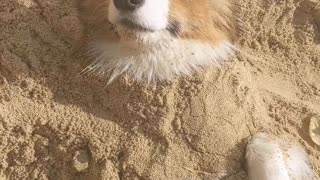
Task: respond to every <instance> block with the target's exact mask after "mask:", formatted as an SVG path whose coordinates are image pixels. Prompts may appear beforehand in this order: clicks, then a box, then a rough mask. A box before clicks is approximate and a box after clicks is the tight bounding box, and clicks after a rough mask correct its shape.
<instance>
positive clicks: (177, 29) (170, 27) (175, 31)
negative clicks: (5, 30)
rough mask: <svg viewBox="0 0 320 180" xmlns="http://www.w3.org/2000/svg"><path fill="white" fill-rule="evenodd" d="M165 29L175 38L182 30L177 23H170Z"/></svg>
mask: <svg viewBox="0 0 320 180" xmlns="http://www.w3.org/2000/svg"><path fill="white" fill-rule="evenodd" d="M166 29H167V30H168V31H169V32H170V33H171V34H172V35H173V36H175V37H177V36H178V35H179V34H180V33H181V30H182V29H181V24H180V23H179V22H178V21H172V22H171V23H170V24H169V25H168V27H167V28H166Z"/></svg>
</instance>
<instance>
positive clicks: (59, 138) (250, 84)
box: [0, 0, 320, 180]
mask: <svg viewBox="0 0 320 180" xmlns="http://www.w3.org/2000/svg"><path fill="white" fill-rule="evenodd" d="M238 18H239V20H240V21H241V23H240V27H241V29H242V31H241V32H240V34H239V40H238V46H239V49H240V52H239V53H238V55H237V56H236V57H234V58H233V60H232V61H230V62H226V63H224V64H223V65H222V67H219V68H218V67H209V68H207V69H205V70H203V71H202V72H198V73H196V74H195V75H194V77H185V78H181V79H178V80H176V81H174V82H172V83H167V84H162V85H158V86H157V87H152V86H147V85H139V84H137V83H132V82H127V81H125V80H124V79H119V80H118V81H116V82H115V83H113V84H111V85H110V86H108V87H106V86H105V81H104V80H99V79H97V78H94V77H92V76H87V75H80V74H79V72H80V71H81V70H82V68H83V65H82V64H81V63H80V62H81V61H83V59H82V57H79V56H78V55H77V49H78V47H79V45H80V44H81V43H80V42H81V37H82V29H83V25H82V24H81V23H80V21H79V19H78V15H77V11H76V9H75V3H74V2H72V1H65V0H41V1H40V0H0V179H1V180H2V179H7V180H9V179H10V180H11V179H14V180H16V179H40V180H45V179H59V180H60V179H77V180H78V179H80V180H81V179H106V180H109V179H110V180H117V179H136V180H137V179H155V180H158V179H159V180H162V179H166V180H167V179H170V180H198V179H207V180H211V179H212V180H215V179H219V178H222V179H225V180H244V179H246V178H247V177H246V174H245V171H244V168H243V166H242V165H243V152H244V150H245V146H246V142H247V138H248V137H249V136H250V135H251V134H254V133H255V132H258V131H265V132H268V133H271V134H274V135H277V136H282V137H286V138H288V139H290V140H292V141H297V142H299V143H301V144H302V145H303V146H304V147H305V148H306V149H307V153H308V155H309V157H310V159H311V164H312V167H313V169H314V171H315V173H316V174H320V152H319V150H320V147H319V146H317V145H316V144H315V143H313V142H312V140H311V138H310V137H309V135H308V126H309V121H310V119H311V118H315V117H318V116H319V115H320V3H319V1H318V0H240V1H239V15H238Z"/></svg>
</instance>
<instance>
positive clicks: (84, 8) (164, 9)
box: [79, 0, 234, 80]
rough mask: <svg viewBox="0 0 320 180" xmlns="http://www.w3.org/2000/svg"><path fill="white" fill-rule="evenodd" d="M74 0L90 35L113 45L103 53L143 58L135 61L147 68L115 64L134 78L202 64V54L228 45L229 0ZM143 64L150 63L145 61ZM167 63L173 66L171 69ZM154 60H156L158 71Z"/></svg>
mask: <svg viewBox="0 0 320 180" xmlns="http://www.w3.org/2000/svg"><path fill="white" fill-rule="evenodd" d="M79 1H80V3H79V9H80V15H81V18H82V20H84V22H85V23H86V24H87V27H88V28H89V29H91V30H92V31H94V34H95V36H96V39H100V40H101V39H104V41H105V43H104V44H109V45H107V46H108V47H107V46H105V47H104V48H105V49H106V48H111V49H113V50H112V51H109V52H108V53H109V56H110V53H112V54H113V55H112V57H109V58H112V59H118V60H121V61H124V59H125V57H127V60H128V57H130V58H131V59H130V60H131V61H134V60H135V59H137V58H138V59H140V61H141V59H143V60H144V61H143V62H144V64H139V65H140V66H141V65H142V66H143V68H144V69H149V70H148V71H144V72H142V74H140V75H136V74H137V73H138V74H139V72H136V70H133V71H131V70H132V67H135V65H137V64H133V63H132V62H130V64H131V65H130V68H131V69H130V68H129V69H126V70H123V69H122V70H121V73H124V72H126V73H127V74H128V72H129V74H131V75H132V74H133V75H132V76H133V77H134V78H135V79H144V76H148V79H149V78H151V79H160V80H164V79H171V78H172V77H174V76H175V75H179V74H188V73H190V71H191V70H192V69H195V68H196V67H197V66H203V65H205V64H207V63H208V62H209V61H208V60H207V59H206V56H208V57H207V58H209V59H210V58H211V59H213V60H211V61H216V60H218V59H224V58H225V56H226V55H227V54H229V53H230V52H231V51H232V50H231V48H232V47H231V44H230V43H232V41H233V37H234V23H233V15H232V8H231V7H232V4H231V3H230V0H79ZM97 37H99V38H97ZM111 44H112V47H111ZM116 46H117V48H115V47H116ZM100 47H101V46H100ZM214 48H215V50H214ZM95 49H97V48H95ZM100 49H101V48H100ZM116 51H121V53H122V55H121V56H122V57H118V56H119V54H118V55H116V54H117V53H116ZM171 51H173V52H171ZM188 51H189V52H188ZM205 51H206V52H205ZM139 52H141V53H144V54H139ZM188 55H190V56H192V55H194V56H195V57H194V58H192V57H187V56H188ZM209 56H211V57H209ZM132 57H135V58H132ZM147 58H148V59H149V61H148V59H147ZM164 58H166V60H164ZM178 58H180V60H177V59H178ZM186 58H188V60H187V59H186ZM150 59H152V60H151V61H150ZM189 59H190V60H189ZM194 59H195V60H194ZM105 61H107V60H105ZM137 61H138V60H137ZM126 62H127V63H128V62H129V61H126ZM160 62H161V63H162V64H159V63H160ZM115 63H116V61H113V62H112V64H115ZM118 63H119V62H118ZM155 63H156V64H155ZM164 63H167V64H164ZM146 64H151V65H150V66H152V67H146ZM169 64H171V66H174V67H171V70H170V65H169ZM104 65H105V66H107V65H106V64H104ZM98 66H99V67H100V66H101V65H98ZM109 66H110V64H109ZM127 66H128V65H127ZM159 66H162V67H161V72H160V70H159ZM117 67H118V66H117ZM150 68H151V69H152V70H151V69H150ZM166 68H169V69H166ZM138 69H139V68H138ZM105 70H106V69H104V70H103V72H104V73H106V72H105ZM100 71H101V72H102V70H100ZM108 71H113V70H111V69H109V70H108ZM151 71H152V72H151ZM150 74H152V75H150ZM138 76H139V77H138ZM140 76H141V77H140ZM151 76H153V77H151Z"/></svg>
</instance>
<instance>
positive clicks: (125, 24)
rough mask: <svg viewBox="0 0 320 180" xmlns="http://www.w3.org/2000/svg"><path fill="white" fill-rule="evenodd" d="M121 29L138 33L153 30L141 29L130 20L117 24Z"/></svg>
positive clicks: (123, 20) (141, 27)
mask: <svg viewBox="0 0 320 180" xmlns="http://www.w3.org/2000/svg"><path fill="white" fill-rule="evenodd" d="M119 24H120V25H121V26H122V27H125V28H127V29H129V30H133V31H138V32H154V30H151V29H148V28H146V27H143V26H141V25H139V24H137V23H135V22H134V21H132V20H130V19H122V20H121V21H120V23H119Z"/></svg>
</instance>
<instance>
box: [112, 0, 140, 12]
mask: <svg viewBox="0 0 320 180" xmlns="http://www.w3.org/2000/svg"><path fill="white" fill-rule="evenodd" d="M144 2H145V0H113V3H114V5H115V7H116V8H117V9H119V10H122V11H133V10H135V9H138V8H140V7H141V6H143V4H144Z"/></svg>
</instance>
